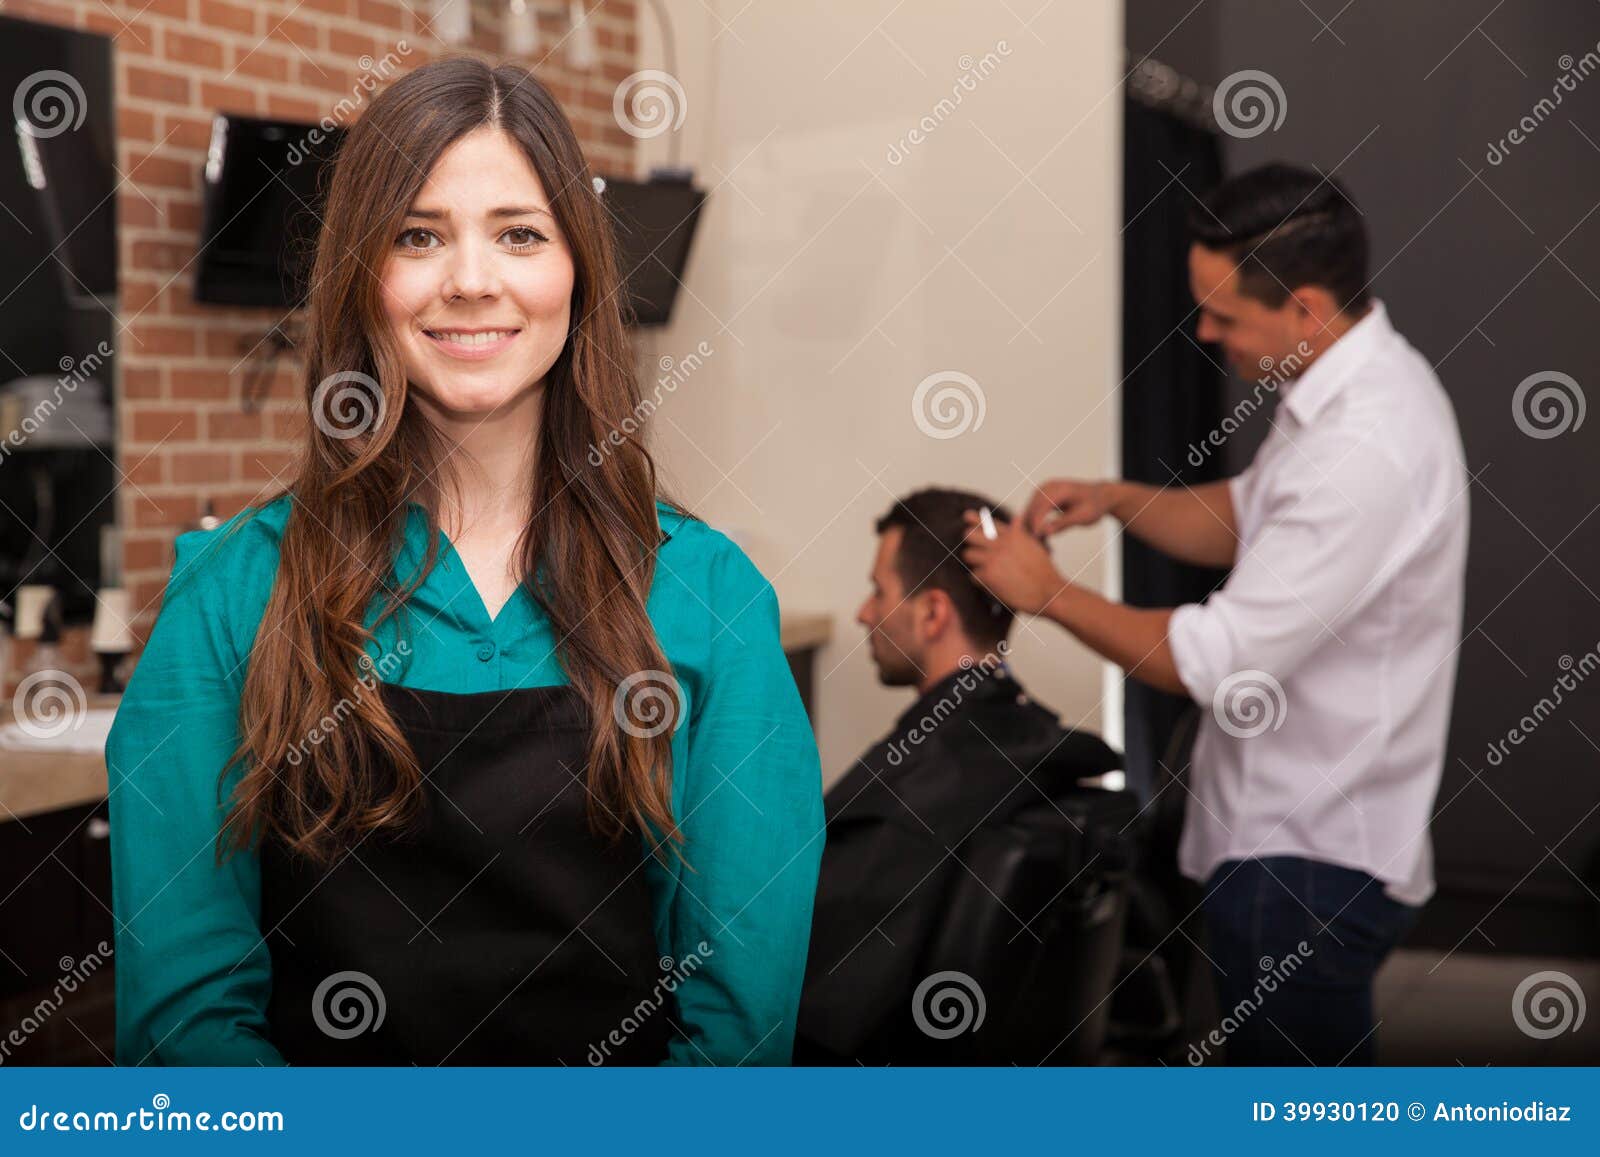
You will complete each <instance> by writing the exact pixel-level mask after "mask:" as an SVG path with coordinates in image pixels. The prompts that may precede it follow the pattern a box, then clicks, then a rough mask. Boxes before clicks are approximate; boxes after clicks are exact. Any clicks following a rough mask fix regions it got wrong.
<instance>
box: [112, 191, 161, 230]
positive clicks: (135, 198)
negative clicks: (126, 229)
mask: <svg viewBox="0 0 1600 1157" xmlns="http://www.w3.org/2000/svg"><path fill="white" fill-rule="evenodd" d="M160 219H161V217H160V214H159V213H157V212H156V207H155V206H154V205H152V204H151V203H150V201H149V200H148V199H147V198H145V197H143V196H141V195H140V194H139V192H138V190H136V189H131V188H129V187H128V186H127V185H124V186H122V187H121V188H120V189H118V190H117V224H119V225H133V226H145V227H150V228H154V227H155V226H156V225H157V224H158V223H159V222H160Z"/></svg>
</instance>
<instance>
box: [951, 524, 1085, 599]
mask: <svg viewBox="0 0 1600 1157" xmlns="http://www.w3.org/2000/svg"><path fill="white" fill-rule="evenodd" d="M964 517H965V518H966V522H967V537H966V539H965V540H964V543H963V545H962V548H961V561H962V562H964V563H966V564H967V568H968V569H969V570H971V571H972V577H973V578H975V579H977V581H978V582H979V583H980V584H982V585H983V586H984V587H985V588H987V589H988V591H989V593H990V594H992V595H994V597H995V598H997V599H999V600H1000V601H1001V602H1002V603H1004V604H1005V605H1006V606H1008V607H1010V608H1011V609H1012V610H1013V611H1018V612H1021V613H1022V614H1027V615H1037V614H1039V613H1040V612H1041V611H1043V610H1044V608H1045V607H1046V606H1048V605H1049V603H1050V600H1051V599H1053V598H1054V597H1055V596H1056V593H1057V592H1058V591H1060V590H1061V588H1062V587H1064V586H1066V585H1067V582H1066V580H1065V579H1063V578H1062V577H1061V574H1060V572H1059V571H1057V570H1056V566H1055V563H1053V562H1051V561H1050V552H1049V551H1048V550H1047V549H1045V545H1044V543H1043V542H1042V541H1040V540H1039V539H1037V538H1035V537H1034V536H1033V535H1031V534H1029V533H1028V532H1027V531H1026V530H1024V529H1023V528H1022V526H1021V525H1020V524H1019V523H1016V522H1000V521H998V520H996V522H995V535H996V536H995V537H994V538H993V539H988V538H985V537H984V535H983V527H982V525H981V522H980V519H979V517H978V512H977V511H976V510H969V511H967V513H966V515H965V516H964Z"/></svg>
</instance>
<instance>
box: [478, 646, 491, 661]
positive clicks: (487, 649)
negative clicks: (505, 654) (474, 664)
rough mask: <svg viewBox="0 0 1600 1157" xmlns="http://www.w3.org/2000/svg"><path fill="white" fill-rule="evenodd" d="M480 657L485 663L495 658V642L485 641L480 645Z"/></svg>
mask: <svg viewBox="0 0 1600 1157" xmlns="http://www.w3.org/2000/svg"><path fill="white" fill-rule="evenodd" d="M478 658H480V659H482V660H483V661H484V662H485V663H487V662H488V661H489V660H490V659H492V658H494V644H493V643H485V644H484V645H483V646H481V647H479V648H478Z"/></svg>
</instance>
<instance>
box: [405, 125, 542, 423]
mask: <svg viewBox="0 0 1600 1157" xmlns="http://www.w3.org/2000/svg"><path fill="white" fill-rule="evenodd" d="M400 229H401V232H399V233H398V234H397V235H396V236H395V237H394V238H392V239H391V250H390V253H389V257H388V260H387V262H386V263H385V265H384V268H383V273H382V277H381V282H382V290H383V303H384V313H385V315H386V316H387V317H388V320H389V324H390V326H391V327H392V328H393V331H394V335H395V338H396V340H397V341H398V342H399V345H400V349H401V351H402V354H403V356H404V358H405V365H406V374H407V376H408V377H409V379H410V381H411V383H412V386H413V387H414V388H415V389H416V391H417V392H418V393H420V395H421V396H422V398H423V399H424V401H425V402H426V403H428V404H429V406H430V408H436V409H437V410H439V411H441V413H440V415H439V416H440V417H443V418H446V419H447V420H448V419H456V420H459V419H463V418H470V417H471V416H472V415H474V414H477V415H483V414H487V413H490V412H492V411H494V410H496V409H499V408H501V407H503V406H506V405H508V404H510V403H513V402H515V401H517V400H518V399H520V398H522V397H523V396H524V395H525V394H526V393H527V392H528V391H530V390H533V389H536V388H537V387H538V386H539V385H540V384H541V383H542V382H543V381H544V376H545V374H546V373H547V372H549V369H550V367H551V366H552V365H554V364H555V361H556V359H557V358H558V357H559V356H560V354H561V350H562V347H563V346H564V345H565V344H566V340H567V326H568V323H569V319H570V317H571V312H572V282H573V268H572V252H571V250H570V249H569V248H568V246H567V241H566V238H565V237H563V236H562V235H561V231H560V229H559V228H558V227H557V225H556V220H555V216H554V215H553V213H552V212H551V209H550V201H549V198H548V197H546V196H545V189H544V186H543V184H541V182H540V181H539V176H538V174H537V173H535V172H534V170H533V166H532V165H530V164H529V163H528V160H527V158H526V157H525V156H524V155H523V153H522V150H521V149H519V148H518V147H517V146H516V144H515V142H513V140H512V139H511V137H510V136H509V135H507V134H506V133H505V131H504V130H502V129H499V128H495V127H485V128H481V129H477V130H474V131H473V132H471V133H469V134H468V135H466V136H464V137H462V138H461V139H460V140H458V141H456V142H455V143H454V144H452V145H451V146H450V147H449V148H448V149H446V150H445V152H444V154H443V155H442V156H441V157H440V158H439V161H438V164H436V165H435V166H434V168H433V171H432V172H431V173H430V174H429V175H428V179H427V181H426V183H424V185H423V186H422V189H421V190H420V191H419V192H418V194H417V197H416V200H415V201H413V202H412V204H411V206H410V208H409V211H408V212H407V214H406V216H405V218H404V220H402V221H401V224H400ZM469 335H477V336H469Z"/></svg>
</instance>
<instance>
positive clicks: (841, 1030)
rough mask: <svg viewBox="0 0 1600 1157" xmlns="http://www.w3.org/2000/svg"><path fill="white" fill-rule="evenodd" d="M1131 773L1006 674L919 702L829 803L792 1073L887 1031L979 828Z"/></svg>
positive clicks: (954, 686) (984, 673)
mask: <svg viewBox="0 0 1600 1157" xmlns="http://www.w3.org/2000/svg"><path fill="white" fill-rule="evenodd" d="M1121 766H1122V761H1121V757H1120V756H1118V755H1117V753H1116V752H1114V751H1112V750H1111V748H1109V747H1107V746H1106V745H1105V743H1103V742H1102V741H1101V740H1100V739H1099V738H1097V737H1095V736H1093V735H1089V734H1086V733H1084V732H1079V731H1070V730H1066V729H1063V728H1062V727H1061V724H1060V722H1059V721H1058V720H1057V719H1056V717H1055V715H1053V714H1052V713H1051V712H1049V711H1048V710H1046V709H1045V708H1044V707H1042V706H1040V705H1039V704H1037V703H1035V702H1033V701H1032V700H1031V699H1029V698H1028V696H1027V695H1026V694H1025V693H1024V692H1023V690H1022V687H1021V686H1020V685H1019V684H1018V683H1017V681H1016V680H1015V679H1014V678H1012V676H1011V674H1010V672H1009V670H1008V669H1007V668H1006V667H1004V666H1003V665H1002V666H1000V667H998V668H994V669H992V670H986V669H984V668H982V667H975V668H972V669H968V670H961V671H957V672H956V673H954V674H952V675H950V676H949V677H947V678H945V679H943V680H941V681H940V682H939V683H938V684H937V685H935V686H934V687H932V688H930V689H929V690H928V692H927V693H926V694H924V695H923V696H922V697H921V698H919V699H918V700H917V702H916V703H915V704H913V705H912V706H911V708H910V709H909V710H908V711H906V712H905V714H903V715H901V716H900V718H899V719H898V720H897V721H896V722H895V726H894V728H893V730H892V731H890V732H889V734H888V735H887V736H885V737H884V738H883V740H881V741H880V742H879V743H878V744H877V745H876V746H875V747H873V748H872V749H870V750H869V751H868V752H867V753H866V754H865V755H864V756H862V758H861V759H860V760H859V761H858V762H857V763H856V764H855V766H854V767H852V768H851V769H850V771H849V772H848V773H847V774H846V775H845V776H844V778H843V779H841V780H840V781H839V782H838V783H836V784H835V785H834V786H833V788H832V789H831V790H830V791H829V792H828V794H827V796H826V798H825V800H824V807H825V809H826V815H827V844H826V846H825V848H824V850H823V856H822V869H821V874H820V878H819V880H818V887H817V899H816V905H815V910H814V914H813V918H812V927H811V948H810V955H809V958H808V962H807V965H806V980H805V988H804V991H803V994H802V996H801V1001H800V1018H799V1030H798V1036H797V1040H796V1045H795V1061H796V1063H798V1064H805V1063H812V1064H817V1063H821V1064H828V1063H841V1062H848V1061H849V1060H851V1059H854V1058H856V1057H857V1056H859V1055H860V1054H861V1053H862V1052H863V1051H867V1052H869V1053H870V1052H871V1051H872V1050H871V1048H870V1042H871V1041H872V1040H873V1038H874V1036H875V1034H877V1033H879V1032H880V1031H882V1032H888V1031H891V1030H890V1029H889V1027H888V1026H889V1024H890V1022H891V1020H892V1018H894V1017H895V1015H896V1014H897V1013H901V1012H904V1010H905V1009H906V1008H908V1007H909V1006H910V1002H911V997H912V992H913V990H914V989H915V987H916V985H917V982H918V981H919V980H920V979H921V978H920V976H918V975H917V974H916V969H917V967H918V963H919V960H920V958H921V956H922V949H923V946H924V945H925V944H926V943H927V941H928V940H929V938H930V936H931V935H932V933H933V932H934V930H935V929H936V928H937V927H938V920H939V916H940V912H941V910H942V900H943V897H944V896H945V894H946V893H947V892H948V890H949V885H950V883H951V880H952V876H953V874H955V873H960V872H963V871H965V869H963V867H962V866H961V863H960V862H959V860H958V858H957V856H958V855H959V849H960V846H961V844H962V842H963V841H964V840H965V839H966V838H967V837H968V836H969V835H970V834H971V833H972V831H973V830H974V829H975V828H977V827H979V826H980V825H982V826H988V825H1000V824H1004V823H1006V822H1007V821H1009V820H1010V818H1011V817H1012V816H1013V815H1014V814H1015V813H1016V812H1017V811H1018V810H1019V809H1021V808H1025V807H1029V806H1031V805H1035V804H1038V803H1040V802H1041V800H1042V799H1044V798H1046V796H1048V797H1050V798H1055V796H1056V795H1057V794H1059V793H1066V792H1070V791H1071V790H1072V789H1073V787H1074V786H1075V784H1076V782H1077V781H1078V780H1079V779H1081V778H1085V777H1089V776H1096V775H1101V774H1104V773H1105V772H1107V771H1111V770H1114V769H1116V768H1118V767H1121ZM950 849H956V852H957V854H955V855H952V854H949V853H950Z"/></svg>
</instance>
